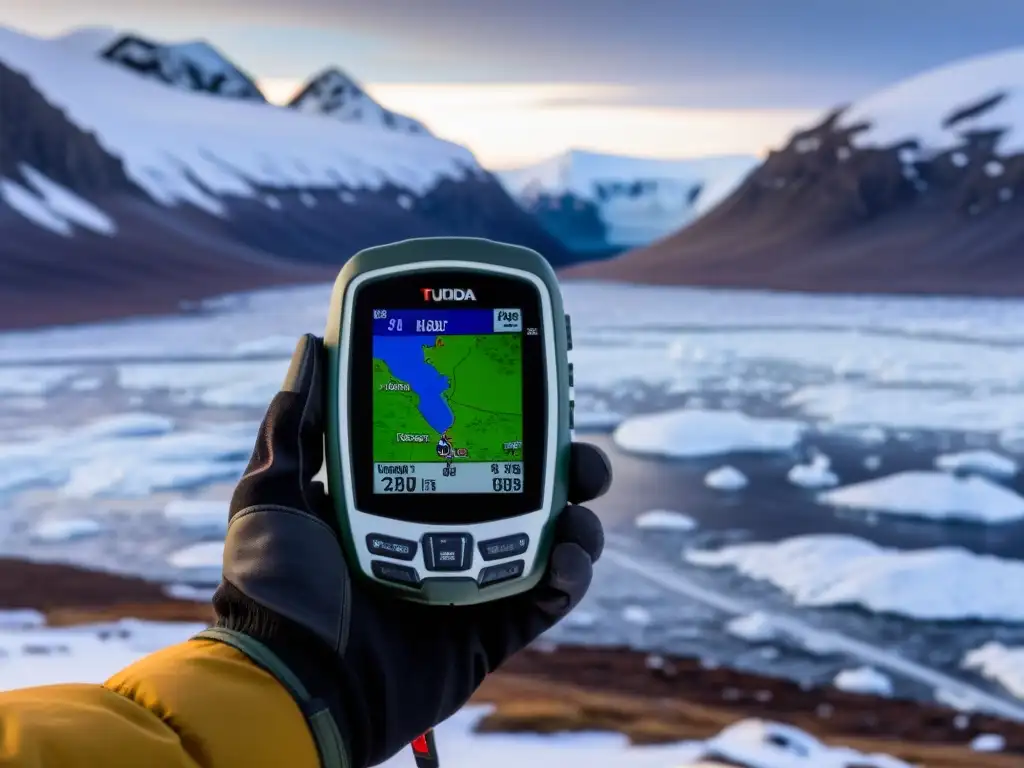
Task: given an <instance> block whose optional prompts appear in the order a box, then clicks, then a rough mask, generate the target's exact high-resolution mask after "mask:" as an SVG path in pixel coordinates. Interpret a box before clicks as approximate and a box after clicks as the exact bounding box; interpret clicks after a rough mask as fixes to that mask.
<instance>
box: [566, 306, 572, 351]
mask: <svg viewBox="0 0 1024 768" xmlns="http://www.w3.org/2000/svg"><path fill="white" fill-rule="evenodd" d="M565 349H566V351H568V352H572V320H570V319H569V315H566V316H565Z"/></svg>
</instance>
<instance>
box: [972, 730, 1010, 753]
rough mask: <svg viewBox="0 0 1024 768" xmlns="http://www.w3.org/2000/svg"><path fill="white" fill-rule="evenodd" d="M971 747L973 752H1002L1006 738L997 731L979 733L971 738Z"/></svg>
mask: <svg viewBox="0 0 1024 768" xmlns="http://www.w3.org/2000/svg"><path fill="white" fill-rule="evenodd" d="M971 749H973V750H974V751H975V752H1002V751H1003V750H1004V749H1006V739H1005V737H1003V736H1001V735H999V734H998V733H979V734H978V735H977V736H975V737H974V738H973V739H971Z"/></svg>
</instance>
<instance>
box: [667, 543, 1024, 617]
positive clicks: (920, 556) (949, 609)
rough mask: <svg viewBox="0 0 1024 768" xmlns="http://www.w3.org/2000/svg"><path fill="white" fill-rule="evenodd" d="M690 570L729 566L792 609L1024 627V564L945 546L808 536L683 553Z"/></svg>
mask: <svg viewBox="0 0 1024 768" xmlns="http://www.w3.org/2000/svg"><path fill="white" fill-rule="evenodd" d="M684 558H685V559H686V560H687V561H688V562H690V563H693V564H695V565H702V566H706V567H713V568H720V567H732V568H735V569H737V570H738V571H739V572H740V573H743V574H744V575H746V576H748V577H750V578H753V579H759V580H763V581H767V582H770V583H771V584H774V585H775V586H776V587H778V588H779V589H782V590H783V591H785V592H786V593H788V594H789V595H790V597H791V598H792V599H793V600H794V602H795V603H796V604H798V605H803V606H812V607H840V606H858V607H861V608H863V609H865V610H867V611H870V612H872V613H892V614H899V615H902V616H907V617H910V618H914V619H921V620H933V621H971V620H977V621H997V622H1010V623H1013V622H1022V621H1024V600H1022V599H1021V596H1020V592H1019V591H1017V590H1010V589H1006V585H1007V584H1021V583H1024V563H1022V562H1019V561H1016V560H1002V559H999V558H996V557H991V556H987V555H976V554H974V553H972V552H969V551H967V550H966V549H960V548H953V547H945V548H937V549H922V550H914V551H901V550H895V549H883V548H881V547H878V546H876V545H875V544H873V543H871V542H870V541H867V540H865V539H860V538H857V537H855V536H844V535H835V534H808V535H805V536H797V537H795V538H791V539H786V540H784V541H780V542H774V543H755V544H737V545H734V546H727V547H724V548H722V549H718V550H693V549H691V550H688V551H687V552H685V553H684Z"/></svg>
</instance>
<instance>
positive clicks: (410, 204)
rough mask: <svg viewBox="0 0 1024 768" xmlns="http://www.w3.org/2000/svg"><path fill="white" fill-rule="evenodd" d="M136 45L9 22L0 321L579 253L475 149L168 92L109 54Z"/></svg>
mask: <svg viewBox="0 0 1024 768" xmlns="http://www.w3.org/2000/svg"><path fill="white" fill-rule="evenodd" d="M123 40H124V38H123V37H116V39H113V40H109V39H108V40H105V39H104V33H103V31H102V30H101V31H96V30H91V31H88V32H87V33H83V34H80V35H78V36H72V37H71V38H61V39H55V40H51V39H41V38H37V37H32V36H29V35H24V34H20V33H17V32H14V31H12V30H9V29H4V28H2V27H0V324H6V325H10V324H12V323H16V324H21V325H29V324H33V323H39V322H50V321H56V320H67V321H71V320H77V319H82V318H85V317H97V316H102V315H116V314H119V313H125V312H140V311H162V310H166V309H168V308H173V307H174V306H176V305H177V303H178V302H179V301H180V300H183V299H195V298H200V297H203V296H208V295H211V294H214V293H219V292H223V291H232V290H241V289H245V288H250V287H255V286H259V285H267V284H278V283H283V282H295V281H304V280H311V279H316V280H322V279H325V278H328V277H329V276H330V275H331V274H332V273H333V272H334V271H335V270H336V268H337V265H339V264H340V263H341V262H343V261H344V260H345V259H346V258H347V257H348V256H349V255H351V254H352V253H353V252H354V251H356V250H358V249H360V248H363V247H366V246H369V245H374V244H379V243H381V242H387V241H392V240H398V239H402V238H405V237H414V236H430V235H444V234H447V235H468V236H484V237H491V238H494V239H499V240H507V241H510V242H517V243H522V244H524V245H529V246H531V247H534V248H536V249H537V250H539V251H540V252H542V253H544V254H545V255H547V256H548V257H549V258H550V259H551V260H552V262H553V263H556V264H558V263H562V261H563V260H564V259H565V258H566V252H565V250H564V248H563V247H562V246H561V245H560V244H559V243H558V242H557V240H555V239H554V238H552V237H551V236H549V235H548V234H547V233H546V232H545V231H544V230H543V229H542V228H541V227H540V225H539V224H538V223H537V222H536V220H535V219H534V218H533V217H532V216H530V215H529V214H528V213H527V212H525V211H523V210H522V209H521V208H520V207H519V206H518V205H517V204H516V202H515V201H514V200H513V199H512V198H511V197H510V196H509V195H508V193H507V192H506V191H505V190H504V188H503V187H502V186H501V185H500V184H499V183H498V182H497V181H496V180H495V179H494V177H493V176H492V175H491V174H489V173H487V172H486V171H484V170H483V169H482V168H481V167H480V166H479V165H478V163H477V162H476V160H475V158H474V157H473V155H472V153H471V152H470V151H469V150H467V149H466V148H464V147H462V146H459V145H456V144H452V143H449V142H446V141H442V140H440V139H437V138H434V137H432V136H429V135H420V136H413V135H410V134H408V133H404V132H400V131H391V130H384V129H382V128H381V127H379V126H378V127H374V126H371V125H365V124H359V123H346V122H343V121H337V120H331V119H328V118H325V117H324V116H322V115H309V114H303V113H301V112H298V111H296V110H293V109H288V108H286V107H278V106H273V105H271V104H268V103H266V102H264V101H263V100H262V99H255V98H240V97H238V95H237V94H239V93H241V92H242V91H240V90H235V91H233V92H232V94H231V95H229V94H228V93H227V92H226V91H224V90H220V91H210V90H206V91H204V92H196V91H195V90H194V89H193V88H191V87H187V86H186V87H168V85H167V84H166V83H164V82H162V81H161V80H159V79H156V78H154V77H153V76H148V77H147V76H140V74H139V72H137V71H136V70H135V69H134V68H133V67H131V66H125V65H124V62H123V61H111V60H110V58H109V57H107V56H104V55H102V54H103V53H106V52H109V51H110V50H113V49H116V48H118V47H119V46H120V43H121V42H123ZM97 44H100V45H101V50H100V51H99V52H97V50H96V48H95V46H96V45H97ZM104 44H106V45H104ZM122 50H123V48H122ZM176 50H180V49H177V48H176ZM176 82H177V81H176ZM203 82H207V83H209V82H211V81H209V80H204V81H203ZM222 82H226V81H222ZM177 85H179V86H180V85H181V83H177ZM221 87H222V88H223V87H225V86H221Z"/></svg>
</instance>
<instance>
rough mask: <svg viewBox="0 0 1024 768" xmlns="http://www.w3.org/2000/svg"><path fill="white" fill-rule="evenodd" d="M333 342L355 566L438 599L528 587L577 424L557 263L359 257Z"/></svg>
mask: <svg viewBox="0 0 1024 768" xmlns="http://www.w3.org/2000/svg"><path fill="white" fill-rule="evenodd" d="M324 340H325V344H326V347H327V352H328V367H329V370H328V386H327V392H328V401H327V404H326V406H327V408H326V410H327V415H328V429H327V437H326V446H325V447H326V452H325V453H326V457H327V477H328V485H329V488H330V492H331V497H332V499H333V503H334V505H335V509H336V512H337V516H338V522H339V529H340V531H341V535H342V545H343V546H344V548H345V552H346V556H347V557H348V559H349V564H350V567H351V568H352V569H353V571H358V572H359V573H360V574H361V575H362V576H363V577H365V578H367V579H370V580H372V581H374V582H376V583H378V584H380V585H383V586H386V587H389V588H391V589H393V590H395V591H396V593H397V594H398V595H399V596H401V597H403V598H406V599H409V600H413V601H416V602H422V603H430V604H445V605H469V604H472V603H480V602H485V601H489V600H495V599H498V598H501V597H507V596H509V595H512V594H516V593H519V592H523V591H525V590H527V589H529V588H531V587H532V586H534V585H535V584H536V583H537V582H538V581H539V580H540V578H541V576H542V574H543V572H544V569H545V568H546V565H547V558H548V554H549V551H550V533H551V528H552V525H553V523H554V521H555V519H556V517H557V515H558V514H559V513H560V512H561V510H562V509H563V507H564V506H565V504H566V501H567V473H568V460H569V448H570V442H571V434H572V429H573V421H572V408H573V401H572V400H571V388H572V384H573V382H572V367H571V365H570V364H569V362H568V354H567V353H568V351H569V349H570V348H571V344H572V341H571V329H570V326H569V318H568V316H567V315H565V313H564V310H563V307H562V298H561V293H560V291H559V287H558V281H557V278H556V277H555V273H554V270H552V268H551V266H550V265H549V264H548V263H547V261H546V260H545V259H544V258H543V257H541V256H540V255H539V254H538V253H536V252H534V251H532V250H529V249H527V248H522V247H519V246H513V245H507V244H503V243H496V242H492V241H489V240H480V239H474V238H425V239H418V240H406V241H403V242H399V243H394V244H392V245H385V246H380V247H376V248H370V249H367V250H364V251H360V252H359V253H357V254H356V255H355V256H354V257H352V258H351V259H350V260H349V261H348V262H347V263H346V264H345V266H344V267H343V268H342V270H341V273H340V274H339V276H338V279H337V281H336V283H335V285H334V293H333V296H332V299H331V310H330V315H329V318H328V323H327V329H326V332H325V334H324Z"/></svg>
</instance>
